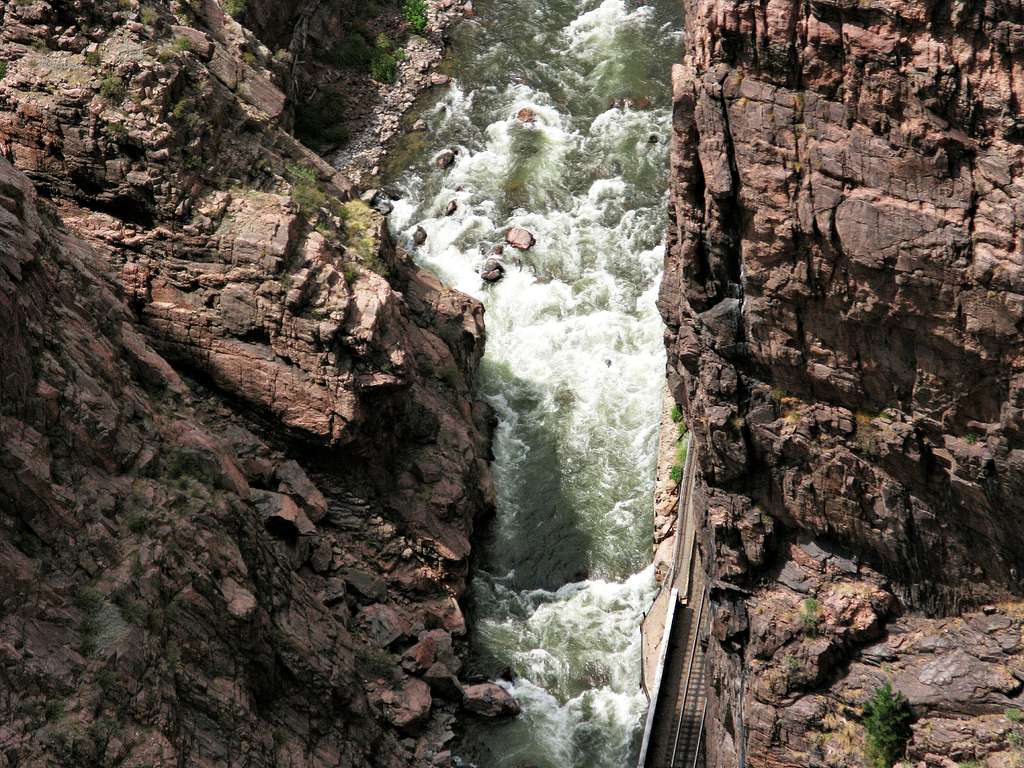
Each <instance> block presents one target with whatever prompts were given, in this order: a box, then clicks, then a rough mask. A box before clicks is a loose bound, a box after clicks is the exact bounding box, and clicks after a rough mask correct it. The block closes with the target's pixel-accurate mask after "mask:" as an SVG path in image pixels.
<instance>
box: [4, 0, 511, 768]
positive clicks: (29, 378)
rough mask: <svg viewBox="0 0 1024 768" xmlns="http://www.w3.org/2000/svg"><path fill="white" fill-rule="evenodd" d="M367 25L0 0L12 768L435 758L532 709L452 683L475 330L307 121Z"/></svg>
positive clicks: (484, 480) (323, 7)
mask: <svg viewBox="0 0 1024 768" xmlns="http://www.w3.org/2000/svg"><path fill="white" fill-rule="evenodd" d="M353 8H362V6H361V5H360V4H347V3H335V4H321V3H306V4H302V3H293V4H288V3H271V2H262V1H261V0H249V1H248V3H244V2H234V3H225V4H223V5H221V4H218V3H216V2H213V1H212V0H196V1H195V2H190V3H185V2H172V3H168V2H157V1H156V0H154V1H153V2H147V3H142V4H140V3H136V2H134V0H101V1H100V2H91V1H90V2H74V1H72V0H68V1H66V2H62V1H60V0H53V1H52V2H51V1H47V0H27V1H22V0H19V1H18V2H11V3H5V4H3V6H2V7H0V59H2V61H3V62H4V63H3V65H2V71H0V74H2V78H0V155H3V158H6V159H0V217H2V225H0V332H2V334H3V339H2V344H0V395H2V397H0V419H2V429H0V437H2V444H0V574H2V576H3V580H4V583H5V584H6V588H5V589H4V590H3V591H2V592H0V765H10V766H15V765H17V766H26V765H38V766H43V765H72V764H73V765H82V766H85V765H104V766H108V765H151V766H158V765H160V766H162V765H196V766H203V765H224V764H228V763H233V762H239V761H241V762H245V763H246V764H247V765H266V766H271V765H291V766H320V765H322V766H328V765H330V766H337V765H345V766H363V765H387V766H406V765H447V764H449V762H450V755H449V754H448V753H447V751H446V750H445V749H444V744H445V743H446V742H447V740H448V739H450V738H451V735H452V733H451V725H452V722H453V720H454V713H455V712H456V711H457V710H458V709H459V708H460V707H461V706H463V705H466V706H468V707H470V708H475V709H476V710H478V711H479V710H487V711H501V710H502V709H503V708H504V709H508V708H510V707H511V706H512V705H511V704H510V703H509V702H508V701H505V700H503V699H502V698H501V695H502V692H501V691H500V689H497V691H496V690H495V687H494V686H490V687H488V686H487V684H482V685H476V686H473V687H469V686H467V687H466V689H465V690H464V689H463V686H462V684H461V683H460V681H459V680H458V673H459V671H460V666H461V663H460V660H459V657H458V654H457V653H456V650H457V646H458V641H457V638H458V636H460V635H462V634H463V633H464V632H465V624H464V621H463V618H462V613H461V610H460V607H459V604H458V598H459V597H460V595H461V593H462V590H463V589H464V586H465V578H466V574H467V559H468V556H469V551H470V544H469V541H470V537H471V535H472V532H473V528H474V525H475V523H476V522H477V521H478V520H479V519H480V518H481V517H482V516H484V515H486V514H488V513H489V512H490V510H491V508H492V506H493V489H492V487H491V481H490V475H489V468H488V464H489V455H490V448H489V444H490V436H489V432H490V429H491V425H490V422H491V416H490V414H489V412H488V409H487V408H486V407H484V406H483V405H482V404H481V403H478V402H475V401H474V398H473V396H472V394H471V393H472V383H473V378H474V376H475V373H476V368H477V365H478V363H479V360H480V357H481V355H482V352H483V310H482V307H481V306H480V305H479V303H478V302H476V301H474V300H472V299H470V298H469V297H466V296H464V295H462V294H459V293H458V292H456V291H451V290H448V289H445V288H444V287H442V286H441V285H440V284H439V283H438V282H437V281H436V280H435V279H434V278H433V277H431V276H429V275H428V274H426V273H424V272H422V271H420V270H419V269H417V268H416V267H415V266H414V265H413V264H412V262H411V260H410V259H409V257H408V256H407V255H406V254H405V253H403V252H402V250H401V249H400V248H399V247H398V246H397V245H396V244H395V243H394V242H392V241H391V240H390V238H389V236H388V233H387V229H386V226H385V224H384V220H383V217H382V216H381V215H380V213H378V212H377V211H376V210H374V209H373V208H372V207H371V206H370V205H368V204H367V202H364V201H362V200H359V199H353V186H352V184H351V182H350V180H349V179H348V178H346V177H345V176H344V175H343V174H341V173H338V172H337V171H336V170H335V168H333V167H332V166H330V165H329V164H327V163H326V162H324V161H323V160H322V159H321V158H320V157H319V156H317V155H316V154H314V153H313V152H311V151H310V150H309V149H307V148H306V147H305V146H303V145H302V144H301V143H300V142H299V141H298V140H296V138H295V137H294V136H293V135H292V133H291V131H290V127H291V125H292V123H293V113H294V108H295V104H296V101H295V100H296V98H297V96H296V94H297V93H299V92H303V91H305V90H308V89H309V87H310V86H309V83H310V82H314V81H315V83H317V84H319V83H320V82H321V79H322V78H323V77H324V76H325V71H324V65H322V64H316V65H315V66H314V65H313V64H310V63H309V62H310V60H311V58H312V57H313V54H314V51H315V50H317V47H316V46H317V45H319V43H315V40H314V38H315V36H314V35H310V34H309V32H308V28H309V26H310V25H311V24H312V25H313V26H314V27H315V28H316V29H317V30H318V34H324V33H325V30H326V32H330V31H331V30H333V29H341V30H344V29H345V28H346V25H347V24H348V23H349V15H350V14H351V12H352V9H353ZM225 9H227V10H230V11H232V12H233V13H234V16H237V19H236V18H234V17H233V16H232V15H231V14H229V13H226V12H225ZM390 13H391V14H392V21H390V22H388V23H391V24H392V25H393V24H394V23H395V22H394V21H393V17H394V16H395V14H396V13H397V12H396V11H394V9H392V10H391V11H390ZM325 14H327V16H326V17H325ZM310 18H313V20H314V21H313V22H311V21H310ZM443 18H444V14H443V13H439V12H437V11H436V9H434V8H432V9H431V27H430V28H429V29H428V32H427V36H428V37H430V38H431V39H432V40H434V44H435V47H436V44H437V39H438V36H439V35H440V31H439V25H440V23H441V20H443ZM314 22H315V23H314ZM365 23H367V24H369V25H370V31H371V32H372V31H373V28H374V25H375V24H379V23H383V22H379V20H375V19H370V20H368V21H365ZM249 25H251V29H250V26H249ZM332 25H333V26H332ZM310 40H314V42H309V41H310ZM321 47H322V46H321ZM412 64H413V63H412V62H409V63H407V64H404V65H403V66H410V67H411V66H412ZM326 74H327V75H329V74H330V72H327V73H326ZM336 74H337V73H336ZM338 76H339V77H342V76H343V77H348V78H352V77H353V76H352V75H350V74H339V75H338ZM411 76H416V77H422V76H423V75H422V72H418V71H417V72H414V73H412V75H411ZM361 77H362V79H363V80H364V81H366V82H365V83H364V87H366V88H374V89H378V90H379V91H380V92H381V93H385V94H386V93H390V91H389V90H388V89H387V88H385V87H384V86H379V87H378V85H375V84H372V83H369V81H368V78H366V77H365V75H363V76H361ZM403 77H404V76H403ZM300 82H301V83H302V87H301V88H300V87H297V86H296V84H297V83H300ZM317 87H318V86H317ZM370 140H374V137H373V136H372V135H371V137H370ZM453 638H454V641H453ZM453 642H455V646H454V647H453ZM506 696H507V695H506Z"/></svg>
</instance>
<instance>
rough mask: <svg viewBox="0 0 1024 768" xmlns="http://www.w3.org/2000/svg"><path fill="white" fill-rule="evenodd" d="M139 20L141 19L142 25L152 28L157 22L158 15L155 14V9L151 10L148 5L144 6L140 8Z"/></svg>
mask: <svg viewBox="0 0 1024 768" xmlns="http://www.w3.org/2000/svg"><path fill="white" fill-rule="evenodd" d="M139 18H141V19H142V23H143V24H145V25H146V26H147V27H153V26H156V23H157V20H159V18H160V15H159V14H158V13H157V12H156V8H151V7H150V6H148V5H144V6H142V11H141V14H140V16H139Z"/></svg>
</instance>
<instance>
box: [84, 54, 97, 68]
mask: <svg viewBox="0 0 1024 768" xmlns="http://www.w3.org/2000/svg"><path fill="white" fill-rule="evenodd" d="M85 63H86V64H89V65H90V66H93V67H98V66H99V64H100V52H99V51H86V52H85Z"/></svg>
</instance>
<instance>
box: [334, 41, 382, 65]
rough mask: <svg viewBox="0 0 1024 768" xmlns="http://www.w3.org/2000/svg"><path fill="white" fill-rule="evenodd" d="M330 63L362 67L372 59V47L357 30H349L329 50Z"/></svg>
mask: <svg viewBox="0 0 1024 768" xmlns="http://www.w3.org/2000/svg"><path fill="white" fill-rule="evenodd" d="M330 59H331V63H333V64H334V65H336V66H339V67H348V68H349V69H363V68H364V67H367V66H369V64H370V61H371V59H373V48H371V47H370V44H369V43H367V42H366V38H365V37H363V36H362V35H361V34H359V33H358V32H350V33H349V34H348V35H346V36H345V38H344V39H342V41H341V42H340V43H338V44H337V45H335V46H334V49H333V50H332V51H331V56H330Z"/></svg>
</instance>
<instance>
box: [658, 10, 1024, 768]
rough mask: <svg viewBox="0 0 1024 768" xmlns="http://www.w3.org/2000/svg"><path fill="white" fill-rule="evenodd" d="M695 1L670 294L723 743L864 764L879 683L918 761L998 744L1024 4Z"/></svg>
mask: <svg viewBox="0 0 1024 768" xmlns="http://www.w3.org/2000/svg"><path fill="white" fill-rule="evenodd" d="M685 20H686V28H687V35H686V55H685V59H684V62H683V63H682V64H680V65H679V66H677V67H676V69H675V71H674V77H673V89H674V93H673V99H674V119H673V146H672V153H671V178H672V192H671V210H670V214H671V225H670V227H669V234H668V246H669V247H668V252H667V258H666V273H665V280H664V283H663V287H662V296H661V303H660V306H661V310H662V313H663V315H664V317H665V319H666V322H667V324H668V326H669V333H668V338H667V348H668V355H669V380H670V385H671V386H672V388H673V391H674V394H675V396H676V399H677V401H678V402H680V403H681V404H683V405H684V407H685V410H686V412H687V416H688V422H689V424H690V426H691V427H692V428H693V430H694V433H695V436H696V439H697V442H698V444H699V446H700V452H699V457H700V464H701V475H702V482H701V483H700V484H699V493H700V494H701V497H702V501H703V502H704V506H705V508H706V510H707V516H706V520H705V524H704V528H703V533H702V542H701V545H702V549H703V552H704V561H705V562H708V563H711V571H712V572H711V576H712V578H713V579H714V580H715V581H714V586H713V590H712V597H713V602H714V605H715V614H714V619H713V627H712V635H713V639H712V643H711V649H710V651H709V659H710V664H711V672H712V674H711V679H712V684H711V691H710V697H711V699H710V700H711V705H710V709H709V722H711V723H712V724H713V726H712V729H711V733H710V734H709V737H708V739H707V744H708V745H709V749H710V752H711V754H710V760H709V765H715V766H732V765H735V764H736V762H737V760H738V759H739V757H740V756H743V757H744V758H745V760H746V764H747V765H751V766H754V765H756V766H783V765H785V766H812V765H857V764H860V761H861V756H860V745H861V742H862V736H863V734H862V733H861V732H860V731H859V730H858V729H859V728H860V726H859V725H856V722H855V721H856V717H857V716H858V715H859V707H860V706H861V705H862V704H863V702H864V699H865V698H866V696H867V695H868V694H869V693H870V691H871V689H872V688H873V687H874V686H876V685H878V684H880V683H881V682H882V681H883V680H884V679H886V678H892V679H893V681H894V685H895V686H896V687H898V688H902V689H903V690H904V692H905V693H906V694H907V696H908V697H909V699H910V702H911V704H912V706H913V707H914V711H915V716H916V717H917V724H916V725H915V729H914V736H913V738H912V739H911V742H910V744H909V747H908V756H909V757H910V758H911V759H912V760H913V761H915V762H918V761H920V762H922V763H924V764H927V765H950V764H953V763H950V762H948V761H949V760H952V761H954V762H955V761H957V760H960V761H966V760H974V759H977V760H986V759H988V760H989V764H990V765H997V764H999V765H1002V764H1004V763H1002V762H999V761H1000V760H1006V759H1009V758H1008V757H1007V754H1008V753H1009V752H1012V751H1013V750H1014V749H1015V747H1014V746H1013V745H1014V743H1015V742H1014V739H1013V738H1012V737H1010V736H1008V735H1007V734H1008V733H1010V732H1012V731H1013V726H1012V723H1011V722H1010V721H1008V720H1006V718H1005V717H1004V716H1003V712H1004V710H1006V709H1008V708H1010V709H1012V708H1014V707H1016V706H1018V705H1019V704H1020V703H1021V692H1022V680H1024V674H1022V673H1021V671H1020V667H1019V654H1020V645H1019V644H1020V637H1019V633H1018V628H1019V627H1018V624H1019V614H1018V608H1017V605H1018V603H1016V602H1015V601H1016V600H1017V599H1018V596H1019V595H1020V593H1021V587H1022V585H1021V582H1020V578H1021V573H1022V571H1021V568H1022V562H1024V561H1022V558H1024V538H1022V530H1021V528H1020V526H1019V525H1018V522H1017V521H1018V520H1019V518H1020V515H1021V514H1022V512H1024V506H1022V505H1024V502H1022V499H1024V495H1022V493H1021V491H1022V486H1024V442H1022V433H1021V427H1022V423H1024V410H1022V408H1024V379H1022V378H1021V370H1022V365H1024V344H1022V336H1021V331H1022V317H1024V270H1022V265H1021V258H1020V254H1021V241H1020V233H1019V231H1018V229H1019V227H1018V226H1017V224H1016V222H1017V221H1018V220H1019V219H1020V216H1021V213H1022V211H1021V201H1022V200H1024V194H1022V192H1024V145H1022V140H1024V134H1022V132H1021V125H1022V120H1024V118H1022V117H1021V114H1020V98H1021V96H1022V95H1024V94H1022V93H1021V90H1020V89H1021V80H1020V78H1019V76H1018V74H1017V73H1018V71H1019V69H1020V66H1021V63H1022V48H1021V46H1020V38H1021V31H1022V30H1024V19H1022V18H1021V16H1020V12H1019V9H1018V8H1017V7H1016V6H1015V5H1013V4H1011V3H1006V2H1001V1H1000V0H996V1H995V2H990V3H983V4H970V3H963V2H957V1H956V0H954V2H951V3H946V4H934V3H924V2H918V1H917V0H896V1H894V2H880V3H857V4H850V3H841V2H832V1H831V0H822V1H820V2H817V1H816V2H813V3H810V4H807V5H802V6H801V5H793V4H791V3H780V2H775V1H774V0H770V1H769V2H767V3H764V4H760V5H758V4H750V3H746V2H741V1H737V0H727V1H726V2H710V0H687V2H686V3H685ZM999 601H1003V602H1000V607H999V608H998V609H996V608H992V609H991V611H994V612H992V613H991V615H984V616H983V617H979V616H978V615H977V614H972V616H974V618H969V619H965V620H964V623H965V625H966V626H967V627H981V626H982V625H985V626H988V625H986V624H985V622H986V621H987V622H996V623H998V624H999V625H1000V627H1001V628H1000V629H992V630H991V631H990V630H987V629H978V630H977V631H974V630H972V631H966V630H965V631H960V630H957V631H954V630H953V628H954V627H960V626H961V623H960V622H959V621H957V620H953V619H946V618H937V617H943V616H953V615H955V614H957V613H958V612H960V611H963V610H969V609H972V607H973V609H974V610H976V609H977V607H979V606H981V605H982V604H983V603H985V602H993V603H995V602H999ZM805 623H806V624H807V626H806V627H803V628H802V626H803V625H804V624H805ZM993 626H994V624H993ZM805 629H806V630H807V631H805ZM918 638H923V639H921V640H920V641H919V640H918ZM929 638H930V639H929ZM993 642H994V643H995V645H996V646H998V647H997V648H996V647H992V648H991V649H990V650H991V652H989V651H984V650H982V648H987V647H989V645H990V644H991V643H993ZM847 725H849V729H847ZM1016 743H1019V736H1018V737H1017V740H1016ZM954 744H957V745H958V746H954ZM996 753H1000V754H999V755H997V754H996ZM1003 753H1007V754H1003ZM990 754H991V755H992V756H991V758H989V757H988V756H989V755H990ZM944 761H945V762H944Z"/></svg>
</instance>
